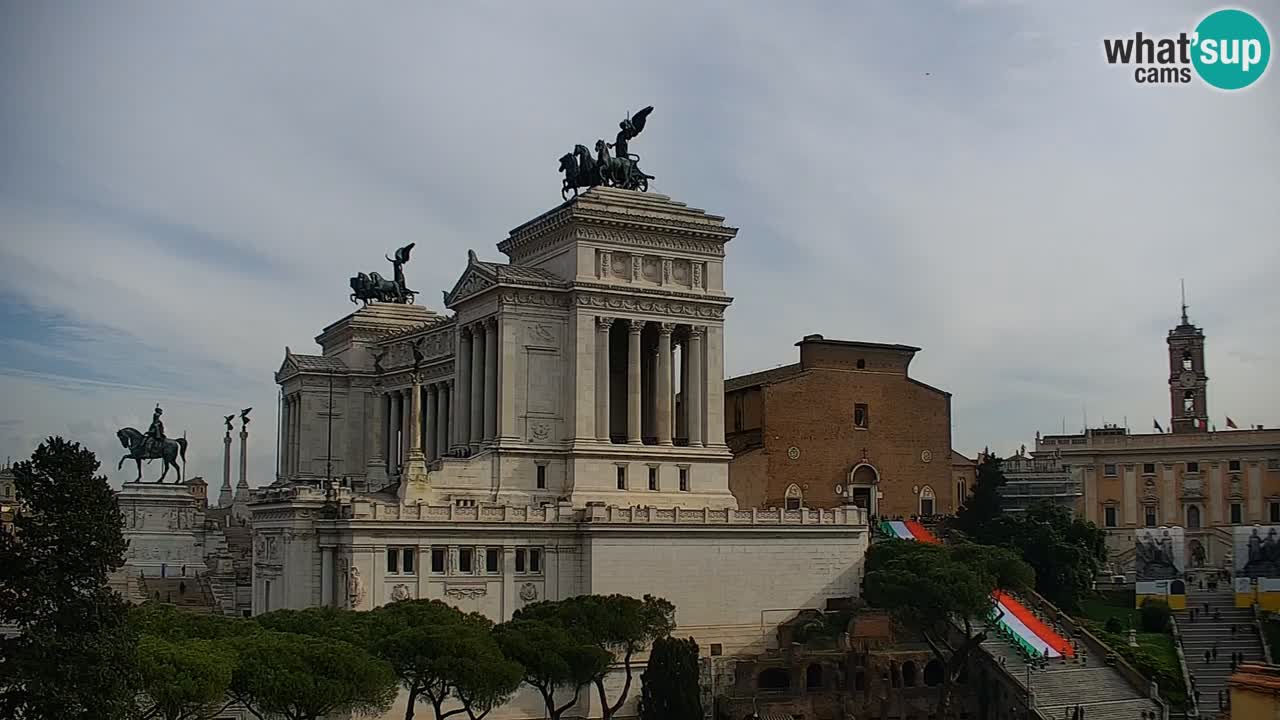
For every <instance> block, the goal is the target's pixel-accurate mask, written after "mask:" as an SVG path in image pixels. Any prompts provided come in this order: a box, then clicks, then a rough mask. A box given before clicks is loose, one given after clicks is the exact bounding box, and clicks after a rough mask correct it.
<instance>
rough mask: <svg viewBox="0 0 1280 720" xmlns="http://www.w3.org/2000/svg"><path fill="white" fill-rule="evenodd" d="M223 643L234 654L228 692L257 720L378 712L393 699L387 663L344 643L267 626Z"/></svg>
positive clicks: (312, 718)
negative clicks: (275, 630) (236, 657)
mask: <svg viewBox="0 0 1280 720" xmlns="http://www.w3.org/2000/svg"><path fill="white" fill-rule="evenodd" d="M227 642H229V643H230V644H231V646H232V647H233V648H234V650H235V652H236V654H237V656H238V662H237V663H236V668H235V670H234V671H233V672H232V675H231V688H230V689H231V695H232V696H233V697H234V698H235V699H236V700H238V701H240V702H241V703H243V704H244V705H245V707H247V708H248V709H249V711H250V712H251V713H253V715H254V716H255V717H257V718H259V719H260V720H266V719H267V718H269V717H273V716H278V717H282V718H285V720H319V718H322V717H325V716H327V715H329V714H330V713H339V712H349V713H354V714H357V715H366V714H375V713H382V712H386V711H387V710H388V709H389V708H390V707H391V703H392V701H394V700H395V697H396V676H395V673H394V672H392V669H391V666H390V665H388V664H387V663H386V662H384V661H383V660H380V659H378V658H375V657H373V656H371V655H370V654H368V653H367V652H365V651H364V650H363V649H362V648H360V647H357V646H355V645H352V644H350V643H345V642H342V641H340V640H332V639H329V638H325V637H315V636H308V635H295V634H293V633H279V632H270V631H264V632H260V633H255V634H253V635H247V636H244V637H239V638H234V639H232V640H228V641H227Z"/></svg>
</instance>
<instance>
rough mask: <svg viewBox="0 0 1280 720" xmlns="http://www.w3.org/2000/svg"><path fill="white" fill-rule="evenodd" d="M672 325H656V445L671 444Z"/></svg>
mask: <svg viewBox="0 0 1280 720" xmlns="http://www.w3.org/2000/svg"><path fill="white" fill-rule="evenodd" d="M674 330H675V325H673V324H672V323H662V324H660V325H658V386H657V387H656V388H655V391H656V392H657V396H658V397H657V399H658V412H657V424H658V432H657V435H658V444H659V445H670V444H671V333H672V331H674Z"/></svg>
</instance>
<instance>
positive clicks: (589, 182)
mask: <svg viewBox="0 0 1280 720" xmlns="http://www.w3.org/2000/svg"><path fill="white" fill-rule="evenodd" d="M651 112H653V106H652V105H650V106H648V107H646V108H644V109H643V110H640V111H639V112H637V113H636V114H635V115H631V116H628V117H627V118H626V119H625V120H623V121H622V122H620V123H618V135H617V137H616V138H615V139H614V142H612V143H607V142H605V141H604V140H597V141H596V144H595V153H596V154H595V157H592V156H591V152H590V151H589V150H587V147H586V146H585V145H575V146H574V147H573V152H571V153H568V154H566V155H563V156H561V158H560V172H562V173H564V181H563V182H562V183H561V187H560V196H561V197H562V198H564V199H566V200H568V199H569V191H570V190H572V191H573V195H574V197H577V195H578V189H579V188H593V187H595V186H597V185H606V186H609V187H616V188H622V189H624V190H639V191H641V192H645V191H647V190H648V189H649V181H650V180H652V179H653V176H652V175H646V174H645V173H644V172H642V171H641V170H640V156H639V155H635V154H633V153H632V152H631V151H630V148H629V146H628V143H629V142H630V141H631V140H632V139H634V138H635V137H636V136H637V135H639V134H640V132H641V131H642V130H644V125H645V122H646V121H647V120H648V119H649V113H651ZM610 148H612V149H613V152H612V153H610V152H609V149H610Z"/></svg>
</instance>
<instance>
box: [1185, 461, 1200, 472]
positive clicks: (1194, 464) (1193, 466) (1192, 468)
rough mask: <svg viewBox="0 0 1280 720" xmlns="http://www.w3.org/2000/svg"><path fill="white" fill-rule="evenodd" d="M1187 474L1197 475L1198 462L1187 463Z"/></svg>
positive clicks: (1198, 469) (1198, 470)
mask: <svg viewBox="0 0 1280 720" xmlns="http://www.w3.org/2000/svg"><path fill="white" fill-rule="evenodd" d="M1187 472H1189V473H1198V472H1200V463H1198V462H1189V463H1187Z"/></svg>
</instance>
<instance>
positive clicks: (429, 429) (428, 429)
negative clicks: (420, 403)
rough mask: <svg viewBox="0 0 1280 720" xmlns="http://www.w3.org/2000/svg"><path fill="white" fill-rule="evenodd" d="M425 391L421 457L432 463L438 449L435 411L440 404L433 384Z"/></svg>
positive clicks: (437, 391)
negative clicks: (425, 402)
mask: <svg viewBox="0 0 1280 720" xmlns="http://www.w3.org/2000/svg"><path fill="white" fill-rule="evenodd" d="M426 390H427V409H426V412H425V413H424V414H423V420H422V428H423V433H422V434H423V437H424V440H425V442H424V447H423V450H422V455H423V457H425V458H426V461H427V462H434V461H435V459H436V452H437V447H438V446H437V445H436V434H437V433H436V432H435V429H436V425H437V424H438V423H439V422H440V418H439V417H438V416H439V411H438V409H437V408H438V407H439V403H440V397H439V396H440V392H439V390H438V389H437V388H436V386H435V385H434V384H432V385H428V386H427V388H426Z"/></svg>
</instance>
